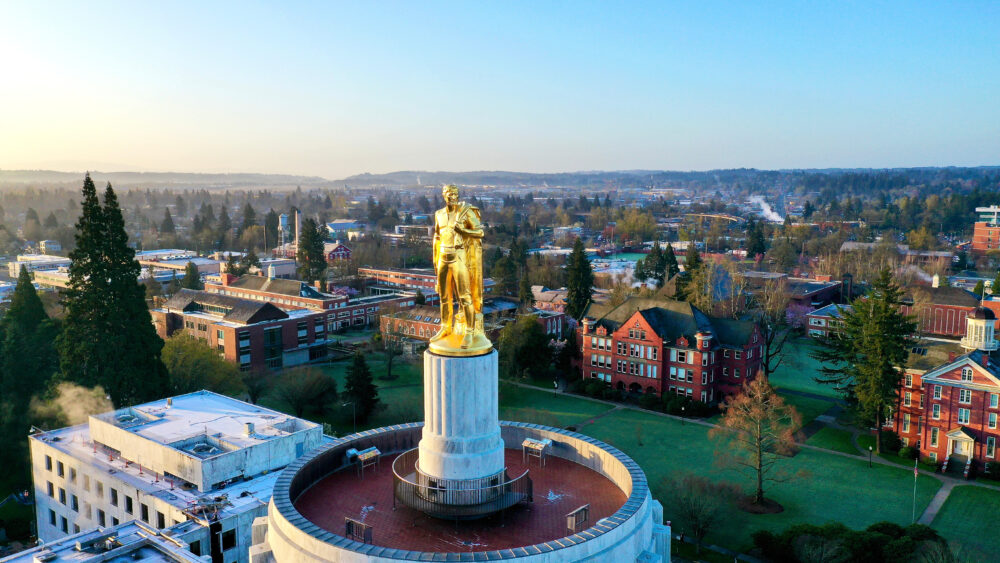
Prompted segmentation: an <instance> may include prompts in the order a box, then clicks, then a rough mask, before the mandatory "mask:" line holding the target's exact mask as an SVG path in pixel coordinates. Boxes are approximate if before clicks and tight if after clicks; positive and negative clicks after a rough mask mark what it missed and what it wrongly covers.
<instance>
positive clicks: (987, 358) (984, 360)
mask: <svg viewBox="0 0 1000 563" xmlns="http://www.w3.org/2000/svg"><path fill="white" fill-rule="evenodd" d="M979 362H980V363H981V364H983V367H984V368H986V369H990V354H989V352H983V357H982V359H980V361H979Z"/></svg>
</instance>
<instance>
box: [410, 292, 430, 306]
mask: <svg viewBox="0 0 1000 563" xmlns="http://www.w3.org/2000/svg"><path fill="white" fill-rule="evenodd" d="M425 303H427V296H426V295H424V292H423V291H420V289H419V288H418V289H417V293H416V295H414V296H413V304H414V305H417V306H420V305H423V304H425Z"/></svg>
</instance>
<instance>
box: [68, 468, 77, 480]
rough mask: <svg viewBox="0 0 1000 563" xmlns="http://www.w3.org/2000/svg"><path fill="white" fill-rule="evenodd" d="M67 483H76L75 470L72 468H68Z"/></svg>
mask: <svg viewBox="0 0 1000 563" xmlns="http://www.w3.org/2000/svg"><path fill="white" fill-rule="evenodd" d="M69 482H70V483H76V469H75V468H73V467H70V468H69Z"/></svg>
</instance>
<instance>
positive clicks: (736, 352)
mask: <svg viewBox="0 0 1000 563" xmlns="http://www.w3.org/2000/svg"><path fill="white" fill-rule="evenodd" d="M733 359H735V360H740V359H743V350H733Z"/></svg>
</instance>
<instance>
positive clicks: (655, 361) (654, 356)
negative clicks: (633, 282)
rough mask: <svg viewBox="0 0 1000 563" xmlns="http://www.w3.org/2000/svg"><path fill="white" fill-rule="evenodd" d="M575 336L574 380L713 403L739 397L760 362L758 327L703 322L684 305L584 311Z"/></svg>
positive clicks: (631, 303) (628, 304) (655, 302)
mask: <svg viewBox="0 0 1000 563" xmlns="http://www.w3.org/2000/svg"><path fill="white" fill-rule="evenodd" d="M577 334H578V337H579V339H580V344H581V345H580V348H581V350H582V353H583V359H582V364H581V371H582V374H581V375H582V376H583V377H584V378H585V379H586V378H593V379H601V380H602V381H606V382H608V383H609V384H611V385H612V386H614V387H615V388H617V389H623V390H628V391H631V392H644V393H656V394H657V395H662V394H663V393H676V394H678V395H686V396H688V397H691V398H693V399H696V400H700V401H702V402H706V403H711V402H716V401H719V400H721V399H722V398H723V396H725V395H731V394H735V393H738V392H739V391H740V389H741V387H742V385H743V383H744V382H745V381H747V380H748V379H752V378H753V377H755V376H756V375H757V371H758V370H759V369H760V364H761V354H762V352H761V350H762V345H763V340H762V338H761V335H760V330H759V328H758V327H757V325H755V324H754V323H751V322H745V321H736V320H731V319H722V318H717V317H709V316H708V315H706V314H705V313H703V312H702V311H700V310H699V309H698V308H696V307H694V306H692V305H691V304H690V303H686V302H683V301H672V300H664V299H644V298H638V297H632V298H630V299H628V300H626V301H625V302H624V303H622V304H621V305H618V306H605V305H591V306H590V307H589V308H588V310H587V312H586V313H585V314H584V317H583V320H582V322H581V326H580V328H579V329H578V331H577Z"/></svg>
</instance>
